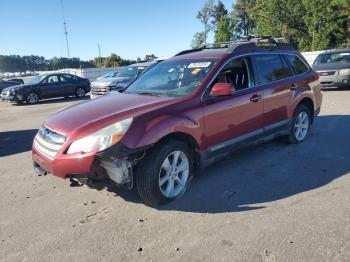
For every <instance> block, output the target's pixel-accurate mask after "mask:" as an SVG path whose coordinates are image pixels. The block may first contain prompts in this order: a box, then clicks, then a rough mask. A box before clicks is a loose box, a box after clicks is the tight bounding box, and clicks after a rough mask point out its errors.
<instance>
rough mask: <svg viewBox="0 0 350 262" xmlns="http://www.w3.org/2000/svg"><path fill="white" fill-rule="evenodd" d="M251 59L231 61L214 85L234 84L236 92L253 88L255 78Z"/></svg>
mask: <svg viewBox="0 0 350 262" xmlns="http://www.w3.org/2000/svg"><path fill="white" fill-rule="evenodd" d="M251 68H252V67H251V60H250V58H249V57H242V58H237V59H234V60H232V61H230V62H229V63H228V64H227V65H226V66H225V67H224V68H223V69H222V70H221V72H220V74H219V75H218V76H217V77H216V79H215V81H214V83H232V84H233V86H234V87H235V89H236V90H243V89H246V88H250V87H253V86H254V85H255V84H254V77H253V74H252V70H251Z"/></svg>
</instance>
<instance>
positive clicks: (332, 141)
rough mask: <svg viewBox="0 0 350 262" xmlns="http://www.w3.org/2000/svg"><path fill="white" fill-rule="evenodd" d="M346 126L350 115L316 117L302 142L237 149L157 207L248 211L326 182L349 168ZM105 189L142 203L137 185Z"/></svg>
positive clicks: (349, 150) (349, 145)
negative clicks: (175, 197)
mask: <svg viewBox="0 0 350 262" xmlns="http://www.w3.org/2000/svg"><path fill="white" fill-rule="evenodd" d="M349 130H350V116H348V115H329V116H320V117H318V118H317V119H316V121H315V123H314V127H313V131H312V132H311V134H310V137H309V138H308V139H307V140H306V141H305V142H304V143H302V144H298V145H286V144H284V143H283V142H280V141H273V142H269V143H266V144H263V145H260V146H257V147H251V148H247V149H244V150H240V151H238V152H235V153H234V154H232V156H231V157H229V158H227V159H225V160H223V161H220V162H217V163H216V164H214V165H213V166H211V167H209V168H207V169H206V170H205V171H204V173H203V174H202V175H201V176H199V177H197V178H196V179H195V180H194V182H193V183H192V186H191V188H190V189H189V190H188V192H187V193H186V194H185V195H184V196H183V197H182V198H180V199H177V200H176V201H175V202H172V203H170V204H168V205H165V206H161V207H159V208H158V209H159V210H174V211H185V212H196V213H222V212H238V211H248V210H255V209H259V208H264V207H266V206H267V205H268V204H269V202H272V201H276V200H280V199H284V198H288V197H291V196H294V195H297V194H300V193H302V192H305V191H310V190H315V189H317V188H320V187H322V186H325V185H327V184H328V183H330V182H331V181H333V180H334V179H337V178H339V177H341V176H343V175H346V174H347V173H349V172H350V159H349V158H350V139H349V138H348V137H349V134H348V133H349ZM105 188H107V190H109V191H111V192H114V193H115V194H116V195H118V196H120V197H122V198H124V199H125V200H126V201H130V202H136V203H139V202H141V200H140V199H139V197H138V196H137V193H136V190H133V191H126V190H122V189H119V188H118V187H116V186H115V185H113V184H112V183H109V184H108V185H106V187H105Z"/></svg>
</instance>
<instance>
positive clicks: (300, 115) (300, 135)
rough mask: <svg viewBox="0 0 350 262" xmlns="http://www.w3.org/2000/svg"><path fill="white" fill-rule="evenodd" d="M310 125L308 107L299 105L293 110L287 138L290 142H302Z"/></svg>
mask: <svg viewBox="0 0 350 262" xmlns="http://www.w3.org/2000/svg"><path fill="white" fill-rule="evenodd" d="M310 127H311V113H310V110H309V108H308V107H306V106H304V105H299V106H298V107H297V109H296V110H295V113H294V117H293V121H292V125H291V128H290V133H289V136H288V140H289V142H290V143H292V144H298V143H301V142H303V141H304V140H305V139H306V137H307V135H308V134H309V130H310Z"/></svg>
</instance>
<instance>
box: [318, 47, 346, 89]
mask: <svg viewBox="0 0 350 262" xmlns="http://www.w3.org/2000/svg"><path fill="white" fill-rule="evenodd" d="M312 67H313V69H314V70H315V71H316V72H318V73H319V75H320V81H321V85H322V87H323V88H334V87H335V88H349V87H350V49H343V50H332V51H326V52H324V53H322V54H320V55H319V56H318V57H317V58H316V60H315V62H314V64H313V66H312Z"/></svg>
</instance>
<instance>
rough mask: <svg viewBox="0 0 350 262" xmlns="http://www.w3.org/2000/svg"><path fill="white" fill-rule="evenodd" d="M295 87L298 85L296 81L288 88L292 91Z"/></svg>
mask: <svg viewBox="0 0 350 262" xmlns="http://www.w3.org/2000/svg"><path fill="white" fill-rule="evenodd" d="M297 87H298V85H297V83H293V84H291V85H290V87H289V89H290V90H291V91H294V90H295V89H296V88H297Z"/></svg>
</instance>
